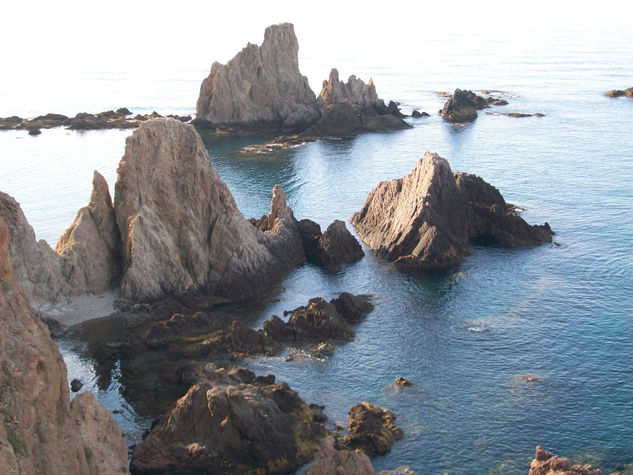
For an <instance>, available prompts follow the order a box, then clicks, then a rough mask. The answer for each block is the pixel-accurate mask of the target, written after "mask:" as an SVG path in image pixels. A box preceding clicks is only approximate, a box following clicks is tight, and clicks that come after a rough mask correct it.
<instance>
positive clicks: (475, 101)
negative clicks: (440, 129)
mask: <svg viewBox="0 0 633 475" xmlns="http://www.w3.org/2000/svg"><path fill="white" fill-rule="evenodd" d="M486 107H488V102H487V101H486V99H484V98H483V97H481V96H478V95H477V94H475V93H474V92H472V91H462V90H461V89H455V92H453V95H452V96H451V97H450V98H449V99H448V100H447V101H446V103H445V104H444V108H443V109H442V110H441V111H440V115H441V116H442V117H443V118H444V119H446V120H448V121H449V122H469V121H472V120H475V119H476V118H477V111H478V110H481V109H485V108H486Z"/></svg>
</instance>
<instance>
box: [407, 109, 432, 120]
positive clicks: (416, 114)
mask: <svg viewBox="0 0 633 475" xmlns="http://www.w3.org/2000/svg"><path fill="white" fill-rule="evenodd" d="M411 117H413V118H414V119H420V118H422V117H429V114H427V113H426V112H420V111H418V110H414V111H413V112H412V113H411Z"/></svg>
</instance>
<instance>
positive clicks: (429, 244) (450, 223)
mask: <svg viewBox="0 0 633 475" xmlns="http://www.w3.org/2000/svg"><path fill="white" fill-rule="evenodd" d="M352 224H354V225H355V226H356V229H357V231H358V234H359V235H360V237H361V238H362V239H363V240H364V241H365V242H366V243H367V244H368V245H369V246H370V247H371V248H372V249H375V250H376V252H377V255H378V256H379V257H383V258H386V259H388V260H392V261H394V265H396V266H400V267H415V268H424V269H442V268H448V267H452V266H455V265H458V264H459V263H461V262H462V261H463V259H464V257H465V256H466V255H467V254H469V250H468V243H469V241H473V242H477V243H484V244H497V245H502V246H507V247H515V246H525V245H537V244H542V243H544V242H551V240H552V235H553V232H552V231H551V229H550V227H549V225H548V224H547V223H545V225H543V226H530V225H529V224H527V223H526V222H525V221H524V220H523V219H522V218H521V217H519V216H518V215H517V214H516V212H515V210H514V209H513V208H512V207H511V206H509V205H508V204H507V203H506V202H505V200H504V199H503V197H502V196H501V194H500V193H499V192H498V190H497V189H496V188H494V187H493V186H491V185H489V184H488V183H486V182H485V181H484V180H482V179H481V178H479V177H476V176H475V175H470V174H465V173H457V174H455V175H453V173H452V171H451V169H450V166H449V164H448V162H447V161H446V160H445V159H444V158H442V157H440V156H439V155H437V154H434V153H430V152H427V153H426V154H425V155H424V157H423V158H422V159H420V160H419V161H418V163H417V165H416V167H415V169H414V170H413V171H412V172H411V174H409V175H407V176H406V177H404V178H400V179H396V180H391V181H389V182H381V183H379V184H378V186H377V187H376V188H374V190H373V191H372V192H371V193H370V194H369V196H368V197H367V201H366V202H365V206H364V207H363V209H362V210H361V211H359V212H358V213H356V214H354V216H352Z"/></svg>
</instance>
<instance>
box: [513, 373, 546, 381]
mask: <svg viewBox="0 0 633 475" xmlns="http://www.w3.org/2000/svg"><path fill="white" fill-rule="evenodd" d="M518 379H519V381H520V382H522V383H540V382H541V378H539V377H538V376H534V375H533V374H521V375H519V376H518Z"/></svg>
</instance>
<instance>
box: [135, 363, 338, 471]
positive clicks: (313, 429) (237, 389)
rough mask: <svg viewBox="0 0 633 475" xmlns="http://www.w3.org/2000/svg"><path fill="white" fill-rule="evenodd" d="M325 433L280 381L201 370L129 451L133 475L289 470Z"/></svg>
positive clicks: (233, 371) (238, 372)
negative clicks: (188, 386) (134, 474)
mask: <svg viewBox="0 0 633 475" xmlns="http://www.w3.org/2000/svg"><path fill="white" fill-rule="evenodd" d="M325 435H326V431H325V429H324V427H323V426H322V425H321V424H319V423H317V422H314V421H313V414H312V412H311V411H310V408H309V407H308V406H307V405H306V404H305V402H303V401H302V400H301V398H300V397H299V396H298V395H297V393H295V392H294V391H293V390H292V389H290V387H289V386H288V385H287V384H285V383H275V382H274V378H268V377H267V378H261V377H256V376H255V374H254V373H252V372H251V371H249V370H247V369H245V368H233V369H231V370H230V371H226V370H225V369H216V368H215V367H213V366H212V365H210V366H209V367H207V368H206V369H205V371H204V375H203V377H202V378H201V380H200V382H198V383H197V384H195V385H193V386H192V387H191V388H190V389H189V391H188V392H187V394H186V395H185V396H183V397H182V398H181V399H179V400H178V401H177V402H176V403H175V404H174V405H173V406H172V407H171V409H170V410H169V412H168V413H167V414H166V415H165V416H164V417H163V418H162V419H161V421H160V422H159V423H158V424H157V425H156V426H155V427H154V428H153V429H152V430H151V431H150V433H149V435H148V436H147V437H146V438H145V439H144V440H143V441H142V442H141V443H140V444H139V445H137V447H136V449H135V450H134V454H133V456H132V463H131V469H132V471H133V472H134V473H138V474H143V473H183V472H185V471H186V472H187V473H193V472H196V473H245V472H248V473H273V472H274V473H290V472H292V471H294V470H296V469H297V468H298V467H300V466H301V465H303V464H304V463H306V462H307V461H309V460H310V459H311V458H312V456H313V454H314V453H315V452H316V450H317V449H318V447H319V442H320V440H321V439H322V438H323V437H324V436H325Z"/></svg>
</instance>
